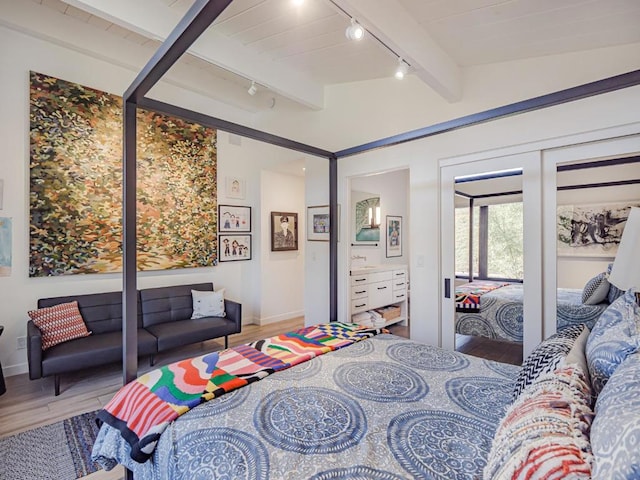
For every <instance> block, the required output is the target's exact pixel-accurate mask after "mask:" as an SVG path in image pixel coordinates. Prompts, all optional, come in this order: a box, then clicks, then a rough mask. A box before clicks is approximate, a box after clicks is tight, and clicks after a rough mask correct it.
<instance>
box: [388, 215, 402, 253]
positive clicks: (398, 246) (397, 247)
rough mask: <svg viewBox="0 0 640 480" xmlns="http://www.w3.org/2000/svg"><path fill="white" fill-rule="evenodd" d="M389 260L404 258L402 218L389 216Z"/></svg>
mask: <svg viewBox="0 0 640 480" xmlns="http://www.w3.org/2000/svg"><path fill="white" fill-rule="evenodd" d="M385 232H386V234H387V258H389V257H401V256H402V217H399V216H394V215H387V226H386V229H385Z"/></svg>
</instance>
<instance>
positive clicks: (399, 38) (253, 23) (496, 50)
mask: <svg viewBox="0 0 640 480" xmlns="http://www.w3.org/2000/svg"><path fill="white" fill-rule="evenodd" d="M0 3H2V4H3V8H2V9H0V20H1V21H2V23H4V24H8V25H12V24H13V25H15V24H20V23H21V22H22V24H21V25H19V27H20V28H21V29H22V30H31V31H33V30H36V27H31V28H30V27H29V26H28V25H24V23H26V22H27V20H24V19H22V17H20V15H19V14H18V13H16V12H15V10H14V9H17V8H19V7H18V6H17V3H18V2H15V0H13V1H12V0H0ZM20 3H22V4H27V3H28V4H30V5H31V6H27V7H25V6H24V5H23V7H20V8H27V9H30V10H29V12H28V13H29V16H30V18H33V16H34V15H48V16H49V17H52V18H53V20H54V22H55V21H62V20H61V18H60V16H61V15H63V16H64V17H66V18H65V19H64V22H67V24H68V25H70V26H71V25H73V23H69V22H75V23H76V24H78V26H80V23H82V24H84V25H82V29H85V30H82V31H84V32H86V31H87V30H86V29H87V28H91V29H93V30H95V31H96V32H97V31H99V30H100V31H102V32H100V34H101V35H103V34H104V33H106V34H107V36H104V35H103V38H108V36H111V37H114V38H116V37H117V39H118V41H120V42H122V40H123V39H124V40H125V41H127V42H130V43H129V44H130V45H131V49H132V50H136V49H137V50H140V51H141V52H144V55H142V54H141V58H145V56H146V58H149V56H150V55H151V53H152V52H153V51H155V49H156V48H157V47H158V45H159V42H160V41H162V40H163V39H164V38H165V37H166V36H167V35H168V33H169V32H170V31H171V29H172V28H173V26H175V25H176V24H177V22H178V21H179V20H180V18H182V16H183V15H184V13H185V12H186V11H187V10H188V8H189V7H190V6H191V5H192V3H193V1H191V0H136V1H135V2H132V1H130V0H64V1H63V0H31V2H24V0H21V2H20ZM8 6H10V7H11V9H9V8H8ZM2 10H4V11H2ZM345 12H348V14H347V13H345ZM349 16H353V17H355V18H356V19H357V20H358V22H360V23H361V24H362V25H364V26H365V27H366V29H367V30H368V34H367V35H366V36H365V38H364V39H363V40H362V41H360V42H354V41H350V40H348V39H347V38H346V37H345V34H344V32H345V29H346V27H347V26H348V25H349V22H350V18H349ZM42 23H43V25H42V26H39V27H38V28H39V29H40V30H43V29H47V28H53V27H47V26H46V25H44V22H42ZM64 30H65V31H64V32H58V33H56V34H55V35H54V34H53V33H52V32H51V31H47V32H40V34H41V35H43V36H46V37H47V38H48V39H51V38H54V39H55V38H56V36H57V37H64V35H71V33H70V32H67V30H74V29H73V28H72V29H68V28H67V29H64ZM376 37H377V38H376ZM59 41H61V42H62V43H65V44H67V45H68V44H70V43H73V41H72V40H71V39H64V38H62V39H59ZM637 42H640V1H638V0H304V2H303V4H302V5H301V6H297V7H296V6H294V5H293V4H292V0H234V1H233V2H232V3H231V5H230V6H229V7H228V8H227V9H226V10H225V11H224V12H223V13H222V14H221V16H220V17H219V18H218V19H217V20H216V22H214V24H213V25H212V27H210V28H209V30H208V31H207V32H205V34H204V35H203V36H202V37H201V38H200V39H199V40H198V41H197V42H196V43H195V44H194V46H193V48H192V49H191V50H190V54H189V55H187V56H185V57H184V58H183V59H182V60H181V62H180V63H181V68H183V69H186V70H188V71H190V72H192V73H193V72H197V73H198V75H201V76H202V77H203V78H205V79H206V81H207V82H208V84H210V85H212V86H213V87H211V88H210V91H208V92H204V91H202V90H203V89H204V88H206V87H200V91H201V93H206V94H209V95H211V96H213V97H214V98H215V97H219V99H220V100H222V101H226V102H228V103H229V104H232V105H234V106H238V107H241V108H244V109H246V110H249V111H257V110H259V109H260V108H268V106H269V104H270V102H272V101H273V100H272V99H274V98H286V99H289V100H292V101H295V102H297V103H299V104H302V105H305V106H307V107H309V108H312V109H321V108H323V101H324V88H325V87H326V86H328V85H333V84H339V83H344V82H359V81H365V80H372V79H379V78H384V77H390V76H392V75H393V72H394V70H395V68H396V66H397V63H398V56H401V57H402V58H403V59H405V60H406V61H407V62H408V63H409V64H410V65H411V69H410V74H412V75H416V76H417V77H418V78H420V79H421V80H422V81H423V82H425V83H426V84H427V85H428V86H429V87H430V88H432V89H433V90H434V91H436V92H437V93H438V94H440V95H441V96H442V97H444V98H445V99H446V100H448V101H450V102H455V101H457V100H459V99H460V98H461V96H462V77H463V72H464V69H465V68H466V67H470V66H474V65H481V64H488V63H494V62H505V61H511V60H517V59H524V58H529V57H536V56H543V55H553V54H560V53H566V52H573V51H582V50H589V49H597V48H602V47H609V46H614V45H622V44H628V43H637ZM103 43H104V42H102V44H103ZM102 44H101V45H100V46H97V47H95V48H96V49H98V48H105V49H106V48H108V45H102ZM120 45H121V44H120ZM77 48H78V49H85V50H87V49H89V47H88V46H85V45H77ZM107 53H108V52H106V50H105V51H103V52H100V55H101V56H103V57H104V56H105V55H107ZM115 54H118V55H123V56H124V58H123V59H122V63H124V64H132V63H136V60H135V59H134V58H133V57H131V59H129V60H127V59H128V58H129V57H127V55H133V53H132V52H126V53H125V52H122V49H120V50H119V51H116V52H112V55H115ZM138 63H139V61H138ZM251 80H255V81H256V83H257V84H258V87H259V95H256V97H255V98H248V97H249V96H248V95H247V93H246V90H247V88H248V87H249V85H250V83H251ZM176 81H177V80H176ZM220 85H221V86H220Z"/></svg>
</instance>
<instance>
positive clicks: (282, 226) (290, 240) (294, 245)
mask: <svg viewBox="0 0 640 480" xmlns="http://www.w3.org/2000/svg"><path fill="white" fill-rule="evenodd" d="M286 250H298V214H297V213H291V212H271V251H272V252H283V251H286Z"/></svg>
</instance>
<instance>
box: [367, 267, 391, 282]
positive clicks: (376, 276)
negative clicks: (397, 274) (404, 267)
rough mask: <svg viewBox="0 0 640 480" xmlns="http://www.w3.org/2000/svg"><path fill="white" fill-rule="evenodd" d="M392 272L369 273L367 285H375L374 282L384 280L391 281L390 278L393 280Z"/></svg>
mask: <svg viewBox="0 0 640 480" xmlns="http://www.w3.org/2000/svg"><path fill="white" fill-rule="evenodd" d="M392 273H393V272H392V271H391V270H389V271H387V272H374V273H370V274H369V275H368V276H369V283H375V282H384V281H386V280H391V278H393V275H392Z"/></svg>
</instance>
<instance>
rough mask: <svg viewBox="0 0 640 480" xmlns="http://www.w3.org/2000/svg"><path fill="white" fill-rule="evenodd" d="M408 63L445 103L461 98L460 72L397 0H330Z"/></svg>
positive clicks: (454, 63)
mask: <svg viewBox="0 0 640 480" xmlns="http://www.w3.org/2000/svg"><path fill="white" fill-rule="evenodd" d="M332 1H333V2H334V3H335V4H336V5H338V6H339V7H340V8H341V9H343V10H344V11H345V12H347V13H348V14H349V15H352V16H353V17H355V18H356V20H357V21H358V22H359V23H361V24H362V25H363V26H364V27H365V28H366V29H367V30H369V31H371V33H373V34H374V35H375V36H376V37H378V38H379V39H380V40H381V41H382V42H383V43H385V44H386V45H388V46H389V47H390V48H391V49H392V50H393V51H394V52H395V53H397V54H398V55H400V56H401V57H402V58H403V59H405V60H406V61H407V63H409V64H410V65H411V67H412V69H413V72H415V74H416V75H417V76H418V77H419V78H420V79H421V80H422V81H423V82H425V83H426V84H427V85H429V87H431V88H432V89H433V90H434V91H435V92H436V93H438V94H439V95H440V96H442V97H443V98H444V99H445V100H447V101H448V102H457V101H459V100H461V98H462V73H461V70H460V67H459V66H458V65H457V64H456V62H455V61H454V60H453V59H452V58H451V57H450V56H449V55H448V54H447V53H446V52H445V51H444V50H442V48H440V46H439V45H438V44H437V43H436V42H435V41H434V40H433V38H431V36H430V35H429V34H428V32H427V31H426V30H425V29H424V27H422V26H421V25H420V24H419V23H418V22H417V21H416V20H415V19H414V18H413V17H412V16H411V15H410V14H409V13H408V12H407V10H406V9H405V8H404V7H403V6H402V4H401V3H400V2H399V1H398V0H332Z"/></svg>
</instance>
